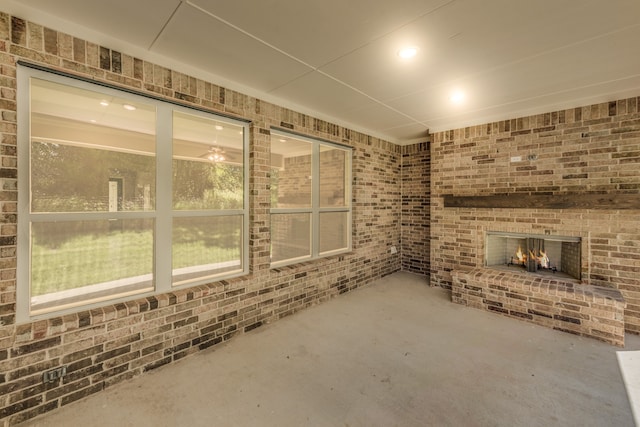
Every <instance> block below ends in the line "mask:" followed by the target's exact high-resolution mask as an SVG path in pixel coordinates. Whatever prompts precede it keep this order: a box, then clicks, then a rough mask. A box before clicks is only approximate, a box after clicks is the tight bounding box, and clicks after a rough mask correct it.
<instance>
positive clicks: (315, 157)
mask: <svg viewBox="0 0 640 427" xmlns="http://www.w3.org/2000/svg"><path fill="white" fill-rule="evenodd" d="M274 135H280V136H283V137H285V138H295V139H299V140H302V141H306V142H309V143H310V144H312V156H311V183H312V189H311V207H305V208H271V209H270V214H271V215H273V214H287V213H310V214H311V224H312V225H311V254H310V255H308V256H301V257H295V258H289V259H286V260H282V261H276V262H272V263H271V265H270V266H271V268H278V267H284V266H287V265H292V264H298V263H301V262H305V261H311V260H316V259H321V258H326V257H329V256H332V255H339V254H344V253H348V252H351V251H352V240H353V239H352V230H353V228H352V227H353V225H352V215H353V208H352V186H353V184H352V182H353V181H352V176H353V175H352V174H353V171H352V169H353V168H352V165H353V148H351V147H349V146H345V145H340V144H336V143H333V142H329V141H325V140H322V139H319V138H311V137H307V136H304V135H300V134H298V133H295V132H291V131H287V130H283V129H279V128H272V129H271V138H273V137H274ZM320 145H324V146H329V147H334V148H337V149H340V150H344V151H345V152H346V153H347V161H346V165H345V175H346V177H345V181H346V185H345V187H346V188H345V200H346V201H347V203H346V205H345V206H340V207H325V208H322V207H320ZM325 212H346V213H347V231H346V234H347V247H346V248H341V249H335V250H331V251H325V252H320V240H319V239H320V214H321V213H325Z"/></svg>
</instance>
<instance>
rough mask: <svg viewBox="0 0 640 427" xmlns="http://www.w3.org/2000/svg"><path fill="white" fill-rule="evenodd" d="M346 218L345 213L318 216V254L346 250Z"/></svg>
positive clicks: (329, 213)
mask: <svg viewBox="0 0 640 427" xmlns="http://www.w3.org/2000/svg"><path fill="white" fill-rule="evenodd" d="M348 218H349V216H348V213H347V212H323V213H321V214H320V253H323V252H329V251H335V250H337V249H347V247H348V244H347V242H348V236H347V233H348V232H349V229H348V227H347V224H348V222H347V220H348Z"/></svg>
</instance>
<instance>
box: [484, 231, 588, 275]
mask: <svg viewBox="0 0 640 427" xmlns="http://www.w3.org/2000/svg"><path fill="white" fill-rule="evenodd" d="M581 240H582V239H581V238H580V237H567V236H552V235H539V234H521V233H503V232H496V231H488V232H487V234H486V236H485V248H486V253H485V265H486V266H487V267H492V268H498V269H503V270H507V271H527V272H529V273H536V274H542V275H547V276H551V277H556V278H562V279H565V280H566V279H577V280H580V273H581V256H580V255H581V252H582V250H581Z"/></svg>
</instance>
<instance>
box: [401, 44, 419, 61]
mask: <svg viewBox="0 0 640 427" xmlns="http://www.w3.org/2000/svg"><path fill="white" fill-rule="evenodd" d="M417 54H418V48H417V47H405V48H402V49H400V50H399V51H398V56H399V57H400V58H403V59H409V58H413V57H414V56H416V55H417Z"/></svg>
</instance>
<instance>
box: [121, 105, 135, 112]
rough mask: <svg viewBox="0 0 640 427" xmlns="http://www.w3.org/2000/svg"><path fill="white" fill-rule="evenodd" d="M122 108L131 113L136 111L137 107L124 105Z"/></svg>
mask: <svg viewBox="0 0 640 427" xmlns="http://www.w3.org/2000/svg"><path fill="white" fill-rule="evenodd" d="M122 108H124V109H125V110H129V111H135V109H136V107H135V106H133V105H131V104H124V105H123V106H122Z"/></svg>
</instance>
